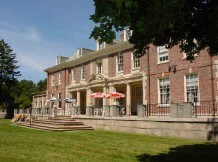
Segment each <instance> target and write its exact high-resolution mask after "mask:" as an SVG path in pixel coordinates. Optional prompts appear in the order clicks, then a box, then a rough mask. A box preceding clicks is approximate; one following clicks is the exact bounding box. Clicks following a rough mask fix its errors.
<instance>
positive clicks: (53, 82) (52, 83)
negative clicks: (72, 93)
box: [51, 74, 55, 86]
mask: <svg viewBox="0 0 218 162" xmlns="http://www.w3.org/2000/svg"><path fill="white" fill-rule="evenodd" d="M54 85H55V76H54V74H53V75H51V86H54Z"/></svg>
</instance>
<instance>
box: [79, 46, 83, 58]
mask: <svg viewBox="0 0 218 162" xmlns="http://www.w3.org/2000/svg"><path fill="white" fill-rule="evenodd" d="M78 53H79V57H82V56H83V50H82V49H81V48H80V49H79V51H78Z"/></svg>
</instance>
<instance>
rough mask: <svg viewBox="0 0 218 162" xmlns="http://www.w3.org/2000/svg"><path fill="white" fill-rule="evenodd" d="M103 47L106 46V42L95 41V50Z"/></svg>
mask: <svg viewBox="0 0 218 162" xmlns="http://www.w3.org/2000/svg"><path fill="white" fill-rule="evenodd" d="M105 47H106V43H105V42H102V43H99V42H98V41H97V51H98V50H102V49H104V48H105Z"/></svg>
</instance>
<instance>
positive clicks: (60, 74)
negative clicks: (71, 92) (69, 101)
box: [58, 71, 62, 84]
mask: <svg viewBox="0 0 218 162" xmlns="http://www.w3.org/2000/svg"><path fill="white" fill-rule="evenodd" d="M61 83H62V72H61V71H60V72H59V76H58V84H61Z"/></svg>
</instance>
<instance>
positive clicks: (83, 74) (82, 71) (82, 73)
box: [81, 65, 86, 80]
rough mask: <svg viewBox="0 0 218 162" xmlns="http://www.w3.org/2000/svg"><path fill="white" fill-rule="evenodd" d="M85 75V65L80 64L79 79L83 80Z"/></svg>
mask: <svg viewBox="0 0 218 162" xmlns="http://www.w3.org/2000/svg"><path fill="white" fill-rule="evenodd" d="M85 76H86V71H85V66H84V65H82V67H81V79H82V80H84V79H85Z"/></svg>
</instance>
